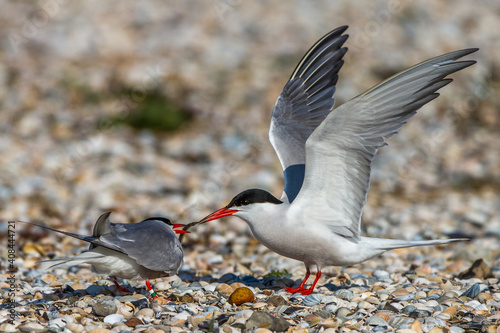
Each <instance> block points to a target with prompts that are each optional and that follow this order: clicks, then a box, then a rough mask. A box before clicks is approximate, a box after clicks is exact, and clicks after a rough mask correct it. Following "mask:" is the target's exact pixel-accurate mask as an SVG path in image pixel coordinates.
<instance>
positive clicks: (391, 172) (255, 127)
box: [0, 0, 500, 272]
mask: <svg viewBox="0 0 500 333" xmlns="http://www.w3.org/2000/svg"><path fill="white" fill-rule="evenodd" d="M499 17H500V2H498V1H492V0H483V1H481V0H479V1H474V2H471V1H468V0H457V1H453V3H450V2H436V1H431V0H428V1H418V2H417V1H412V2H406V1H399V0H377V1H371V2H364V1H351V0H349V1H347V0H345V1H344V0H343V1H315V2H311V1H287V2H278V1H271V2H267V1H248V0H213V1H205V2H198V1H174V0H170V1H141V2H135V1H106V2H101V1H85V2H77V1H63V0H42V1H38V2H36V3H35V2H32V1H5V2H4V3H3V5H2V11H1V12H0V20H1V22H2V25H1V27H0V41H1V42H0V128H1V131H0V158H1V162H0V219H1V220H2V221H5V220H14V219H20V220H30V221H33V222H37V223H46V224H48V225H50V226H52V227H56V228H64V229H65V230H71V231H74V232H79V233H84V234H88V233H90V231H91V227H92V225H93V223H94V222H95V220H96V219H97V217H98V216H99V215H100V214H101V213H102V212H104V211H112V212H113V214H112V216H111V217H112V220H113V221H115V222H138V221H140V220H142V219H144V218H146V217H149V216H154V215H162V216H166V217H169V218H171V219H172V220H175V221H176V222H179V223H184V222H186V223H187V222H191V221H195V220H199V219H201V218H202V217H203V216H205V215H206V214H208V213H210V212H211V211H212V210H214V209H216V208H220V207H221V206H223V205H226V204H227V202H228V201H229V200H230V199H231V198H232V197H233V196H234V195H235V194H237V193H239V192H240V191H242V190H244V189H247V188H251V187H259V188H264V189H267V190H269V191H270V192H271V193H273V194H274V195H275V196H277V197H279V196H280V195H281V192H282V189H283V180H282V171H281V167H280V164H279V161H278V159H277V157H276V155H275V153H274V150H273V149H272V147H271V145H270V144H269V142H268V138H267V132H268V128H269V121H270V117H271V111H272V108H273V106H274V102H275V100H276V98H277V96H278V95H279V93H280V91H281V89H282V88H283V86H284V84H285V83H286V81H287V80H288V78H289V76H290V74H291V73H292V71H293V69H294V67H295V65H296V64H297V63H298V61H299V60H300V58H301V57H302V56H303V54H304V53H305V52H306V51H307V50H308V49H309V47H310V46H312V44H313V43H314V42H316V41H317V40H318V39H319V38H320V37H321V36H323V35H324V34H326V33H327V32H328V31H330V30H332V29H334V28H336V27H338V26H340V25H349V29H348V34H349V35H350V37H349V39H348V41H347V42H346V45H347V46H348V48H349V51H348V53H347V54H346V56H345V64H344V67H343V68H342V70H341V72H340V78H339V82H338V85H337V93H336V99H337V105H340V104H342V103H343V102H344V101H346V100H348V99H350V98H352V97H354V96H356V95H358V94H359V93H361V92H363V91H364V90H366V89H368V88H370V87H371V86H372V85H374V84H376V83H377V82H379V81H381V80H383V79H385V78H387V77H389V76H390V75H393V74H395V73H397V72H399V71H401V70H403V69H405V68H407V67H409V66H411V65H414V64H416V63H418V62H420V61H423V60H426V59H428V58H430V57H433V56H437V55H440V54H443V53H446V52H450V51H454V50H457V49H462V48H470V47H479V48H480V51H479V52H477V53H475V54H473V55H472V56H469V57H468V58H469V59H474V60H476V61H477V62H478V63H477V64H476V65H474V66H473V67H470V68H467V69H466V70H463V71H461V72H459V73H458V74H455V75H454V76H453V78H454V79H455V81H454V82H453V83H452V84H450V85H449V86H447V87H445V88H444V89H442V90H441V92H442V94H441V97H439V98H438V99H437V100H435V101H433V102H432V103H430V104H429V105H426V106H425V107H424V108H422V109H421V110H420V111H419V113H418V114H417V116H415V117H414V118H412V119H411V120H410V121H409V124H408V125H407V126H405V127H404V128H402V130H401V131H400V134H399V135H398V136H396V137H394V138H392V139H391V140H390V141H389V147H386V148H383V149H382V150H381V151H380V152H379V155H378V157H377V158H376V162H375V165H374V170H373V177H372V186H371V189H370V192H369V195H368V203H367V206H366V207H365V210H364V215H363V232H364V233H365V234H367V235H370V236H377V237H388V238H389V237H391V238H396V237H398V238H399V237H402V238H407V239H418V238H438V237H449V236H452V235H466V236H471V237H474V240H473V241H472V242H471V243H469V244H468V245H465V244H460V245H456V247H455V248H454V249H455V252H454V254H453V258H455V259H457V260H464V262H466V263H467V262H471V261H473V260H474V259H477V258H484V259H485V260H487V261H488V262H489V263H490V264H491V265H493V266H496V267H499V266H500V251H499V247H500V246H499V239H500V214H499V210H500V208H499V207H500V195H499V190H500V144H499V142H500V132H499V129H500V111H499V110H500V109H499V108H500V94H499V93H498V92H499V89H500V26H499V24H500V22H499V20H498V18H499ZM6 229H7V227H6V225H5V223H2V226H1V230H0V232H1V233H2V235H4V234H6ZM42 236H43V237H45V236H46V235H45V234H42V233H41V232H40V231H38V230H35V229H33V228H32V229H31V231H30V232H25V233H21V234H19V235H18V237H19V246H20V247H23V246H24V245H26V243H27V242H36V240H37V237H38V238H40V237H42ZM51 237H54V238H52V239H55V237H56V236H51ZM2 238H3V237H2ZM186 240H187V242H188V244H187V245H186V249H188V250H187V251H186V252H187V260H186V263H187V265H188V267H190V268H191V269H192V270H200V271H203V270H208V271H210V270H211V271H217V269H219V268H220V269H226V270H227V266H228V265H227V263H226V264H224V263H223V259H224V258H228V257H230V258H239V259H240V260H247V261H249V262H251V261H259V260H260V261H262V260H264V261H266V260H267V262H264V264H263V265H264V266H263V267H266V269H270V268H275V267H277V268H280V267H281V266H280V265H281V264H282V263H283V262H285V263H288V261H286V260H285V259H283V258H281V257H279V256H278V255H276V254H273V253H270V252H269V251H268V250H266V249H265V248H264V247H262V246H260V245H258V244H257V243H256V241H255V240H253V239H252V237H251V234H250V232H249V230H248V228H247V226H246V225H245V223H244V222H242V221H240V220H239V219H236V218H228V219H225V220H223V221H219V222H212V223H209V224H206V225H203V226H200V227H199V228H197V229H196V230H193V233H192V234H190V235H189V236H188V237H187V239H186ZM2 242H3V241H2ZM49 243H50V242H49ZM40 244H42V245H43V244H45V243H43V242H42V243H40ZM66 245H67V246H68V248H69V247H75V246H83V244H81V243H80V242H77V241H72V240H71V241H70V240H68V241H65V242H64V243H63V244H56V245H53V244H52V245H50V246H52V247H51V248H50V249H49V251H52V252H57V251H61V252H64V251H67V250H65V249H66V247H64V246H66ZM46 246H49V245H48V243H47V244H46ZM4 248H5V247H4ZM415 251H420V252H418V253H427V254H429V253H430V252H431V251H432V249H418V250H415ZM422 251H424V252H422ZM425 251H427V252H425ZM35 252H36V251H35ZM38 252H40V251H38ZM242 258H243V259H242ZM245 258H246V259H245ZM414 258H415V257H414ZM21 260H22V258H21ZM284 260H285V261H284ZM372 264H373V263H372ZM218 265H219V266H218ZM283 265H285V264H283ZM290 265H292V264H290ZM293 265H294V266H293V267H295V266H297V267H300V268H301V269H302V264H299V263H297V262H293ZM464 265H465V264H464ZM246 267H250V269H251V270H252V271H254V272H255V271H257V272H258V268H257V267H253V266H251V264H248V265H247V266H246ZM286 267H288V266H286ZM464 267H465V266H464Z"/></svg>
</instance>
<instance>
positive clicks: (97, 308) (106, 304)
mask: <svg viewBox="0 0 500 333" xmlns="http://www.w3.org/2000/svg"><path fill="white" fill-rule="evenodd" d="M92 310H93V311H94V313H95V314H96V315H98V316H102V317H106V316H109V315H110V314H113V313H116V311H117V310H118V308H117V307H116V304H115V303H114V302H113V299H112V298H110V297H108V296H105V297H102V298H101V299H99V300H97V301H96V302H95V304H94V305H92Z"/></svg>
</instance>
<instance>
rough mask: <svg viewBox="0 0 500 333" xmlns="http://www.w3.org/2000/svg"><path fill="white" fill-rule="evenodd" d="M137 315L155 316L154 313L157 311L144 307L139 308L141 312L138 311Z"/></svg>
mask: <svg viewBox="0 0 500 333" xmlns="http://www.w3.org/2000/svg"><path fill="white" fill-rule="evenodd" d="M137 315H138V316H144V317H150V318H153V317H154V315H155V312H154V311H153V309H149V308H144V309H141V310H139V312H138V313H137Z"/></svg>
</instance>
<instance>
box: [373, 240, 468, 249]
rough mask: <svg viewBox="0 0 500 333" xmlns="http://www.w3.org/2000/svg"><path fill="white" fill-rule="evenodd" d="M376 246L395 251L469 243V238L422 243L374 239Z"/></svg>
mask: <svg viewBox="0 0 500 333" xmlns="http://www.w3.org/2000/svg"><path fill="white" fill-rule="evenodd" d="M372 239H373V241H374V242H373V243H374V246H375V247H376V248H378V249H380V250H384V251H386V250H393V249H400V248H404V247H413V246H428V245H443V244H448V243H454V242H465V241H469V240H470V239H469V238H450V239H433V240H421V241H408V240H402V239H380V238H372Z"/></svg>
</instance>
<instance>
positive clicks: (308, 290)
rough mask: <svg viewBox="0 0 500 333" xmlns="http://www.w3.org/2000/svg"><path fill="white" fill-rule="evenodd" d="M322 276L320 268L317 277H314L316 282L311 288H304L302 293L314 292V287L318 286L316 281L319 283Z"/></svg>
mask: <svg viewBox="0 0 500 333" xmlns="http://www.w3.org/2000/svg"><path fill="white" fill-rule="evenodd" d="M320 277H321V271H320V270H318V273H316V278H315V279H314V282H313V284H312V286H311V287H309V289H304V290H303V291H302V292H301V293H302V295H309V294H310V293H312V292H313V290H314V287H315V286H316V283H318V280H319V278H320Z"/></svg>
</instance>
